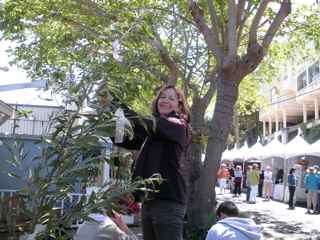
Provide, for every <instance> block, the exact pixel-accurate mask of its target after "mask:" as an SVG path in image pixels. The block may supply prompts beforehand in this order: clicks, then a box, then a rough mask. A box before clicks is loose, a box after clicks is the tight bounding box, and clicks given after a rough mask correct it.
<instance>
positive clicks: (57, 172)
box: [7, 83, 160, 239]
mask: <svg viewBox="0 0 320 240" xmlns="http://www.w3.org/2000/svg"><path fill="white" fill-rule="evenodd" d="M80 84H81V85H82V83H80ZM89 85H90V84H89ZM78 88H79V89H87V90H88V91H89V90H91V89H92V88H91V87H90V86H83V85H82V86H78ZM83 96H88V92H83V94H79V95H77V96H75V97H74V96H72V100H70V101H71V102H70V103H72V105H74V106H77V107H76V108H75V109H74V110H72V111H71V110H65V111H63V112H61V113H58V114H57V115H56V116H54V117H53V119H52V128H53V132H52V133H51V134H48V133H47V134H45V135H43V136H42V138H41V140H40V141H39V142H38V143H37V145H38V147H39V149H40V153H39V155H37V156H34V157H33V158H32V163H33V164H32V166H31V167H30V168H28V169H24V170H25V171H22V174H20V175H19V174H16V173H15V172H11V173H9V175H10V176H12V177H16V178H20V179H22V180H24V182H25V186H24V187H23V188H22V189H20V190H19V191H18V196H19V198H20V199H22V200H23V202H24V203H25V206H26V207H25V209H24V216H26V217H27V219H29V226H26V230H29V231H31V232H32V231H33V230H34V226H35V225H36V224H43V225H46V232H45V234H44V235H43V236H42V238H41V239H44V238H45V237H47V236H51V237H53V238H54V239H68V238H70V237H71V236H72V230H71V225H72V223H73V222H74V221H75V220H76V219H88V215H89V214H90V213H92V212H106V213H110V212H111V210H112V209H114V210H117V211H119V212H125V207H127V206H124V205H121V204H119V201H118V200H117V199H120V198H121V197H123V196H124V195H126V194H128V193H131V192H133V191H134V190H137V189H140V190H144V191H148V188H147V187H146V186H147V185H148V186H149V185H150V183H153V182H158V181H159V180H160V178H159V177H157V176H154V178H151V179H148V180H147V181H142V180H141V181H136V182H134V183H130V179H127V180H126V181H117V182H113V181H110V182H105V183H103V182H101V183H100V185H101V187H100V188H99V191H97V192H92V193H91V195H90V196H84V195H83V196H80V197H79V199H78V200H77V201H76V202H70V199H69V198H70V194H71V193H74V192H75V191H76V190H75V187H76V185H77V184H81V185H83V186H90V185H93V184H96V182H95V181H96V179H95V178H94V177H93V175H92V174H96V173H93V172H92V171H89V170H90V169H97V171H98V172H99V173H98V174H99V175H101V172H100V171H101V169H102V164H103V163H105V162H108V163H109V164H112V159H111V160H110V159H108V158H107V155H106V153H105V151H110V149H105V143H106V141H107V138H108V137H109V136H113V135H114V129H115V126H114V124H115V118H114V116H113V114H111V109H112V108H113V107H114V106H113V105H112V104H111V102H109V104H108V105H106V106H104V108H103V109H101V108H100V109H99V105H96V109H95V111H96V113H99V115H97V114H90V115H88V114H86V113H84V112H83V111H82V108H83V104H84V100H85V98H84V97H83ZM93 100H94V99H93ZM92 102H94V101H92ZM96 102H97V100H96ZM93 106H94V105H93ZM126 133H127V134H132V133H131V130H130V128H128V127H127V129H126ZM7 147H8V149H9V151H10V152H11V154H12V159H10V160H9V162H10V164H12V165H13V166H14V167H15V168H16V169H19V168H21V169H22V163H23V162H24V161H25V159H26V158H27V157H29V156H28V152H26V151H25V146H24V144H23V142H21V141H19V140H16V141H15V142H14V143H13V144H12V145H7ZM61 201H64V202H65V203H68V204H69V207H66V208H65V209H61V208H60V207H59V206H58V203H59V202H61Z"/></svg>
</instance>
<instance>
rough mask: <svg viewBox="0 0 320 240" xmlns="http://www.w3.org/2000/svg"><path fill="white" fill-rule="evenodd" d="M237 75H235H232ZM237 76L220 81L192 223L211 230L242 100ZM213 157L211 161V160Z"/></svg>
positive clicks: (229, 76) (226, 76)
mask: <svg viewBox="0 0 320 240" xmlns="http://www.w3.org/2000/svg"><path fill="white" fill-rule="evenodd" d="M231 72H233V71H231ZM235 76H238V75H236V74H234V72H233V74H230V72H228V70H226V71H224V72H222V74H221V77H220V81H218V85H217V87H218V89H217V101H216V107H215V110H214V115H213V118H212V120H211V121H210V125H209V138H208V145H207V150H206V157H205V161H204V165H203V166H202V168H201V174H200V178H199V180H198V181H197V182H196V187H195V193H194V196H196V198H195V202H194V204H193V209H192V211H193V212H195V213H196V214H193V215H192V217H190V219H189V222H190V224H192V225H194V226H201V227H203V228H205V227H207V226H208V220H209V219H208V213H210V212H212V213H213V212H214V208H215V205H216V203H215V191H214V186H215V182H216V175H217V171H218V167H219V164H220V158H221V153H222V151H223V150H224V148H225V142H226V139H227V136H228V133H229V130H230V127H231V124H232V116H233V108H234V105H235V103H236V101H237V98H238V85H239V82H240V79H239V78H235ZM208 157H210V159H208Z"/></svg>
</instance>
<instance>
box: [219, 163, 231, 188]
mask: <svg viewBox="0 0 320 240" xmlns="http://www.w3.org/2000/svg"><path fill="white" fill-rule="evenodd" d="M217 178H218V183H219V187H220V194H225V192H226V188H227V181H228V179H229V171H228V169H227V167H226V165H225V164H224V163H222V164H221V166H220V168H219V170H218V174H217Z"/></svg>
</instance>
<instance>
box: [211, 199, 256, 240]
mask: <svg viewBox="0 0 320 240" xmlns="http://www.w3.org/2000/svg"><path fill="white" fill-rule="evenodd" d="M216 214H217V218H218V220H219V221H218V222H217V223H216V224H215V225H213V226H212V227H211V228H210V229H209V231H208V233H207V236H206V240H259V239H261V238H262V235H261V231H262V227H261V226H259V225H257V224H256V223H255V222H254V221H253V220H252V219H250V218H240V217H239V209H238V208H237V206H236V205H235V204H234V203H233V202H231V201H225V202H223V203H221V204H220V205H219V207H218V209H217V211H216Z"/></svg>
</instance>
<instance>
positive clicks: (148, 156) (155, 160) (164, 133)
mask: <svg viewBox="0 0 320 240" xmlns="http://www.w3.org/2000/svg"><path fill="white" fill-rule="evenodd" d="M171 117H177V116H176V115H174V114H171ZM177 118H178V117H177ZM130 120H131V122H132V123H133V129H134V138H133V140H132V141H128V140H126V141H124V142H123V143H121V144H119V145H120V146H123V147H125V148H128V149H132V150H139V149H140V153H139V156H138V158H137V160H136V162H135V165H134V170H133V179H136V178H138V177H141V178H143V179H146V178H149V177H151V176H152V175H153V174H155V173H160V174H161V177H162V178H163V179H164V181H163V182H162V183H161V184H160V187H159V190H160V191H159V192H154V193H152V194H151V199H162V200H171V201H176V202H179V203H182V204H185V203H186V201H187V193H186V182H185V179H184V177H183V175H182V172H181V161H182V159H183V158H184V157H185V151H186V148H187V145H188V128H187V125H186V124H177V123H173V122H170V121H168V120H166V119H165V118H162V117H155V118H150V119H145V118H144V119H141V118H138V117H134V118H131V119H130Z"/></svg>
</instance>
